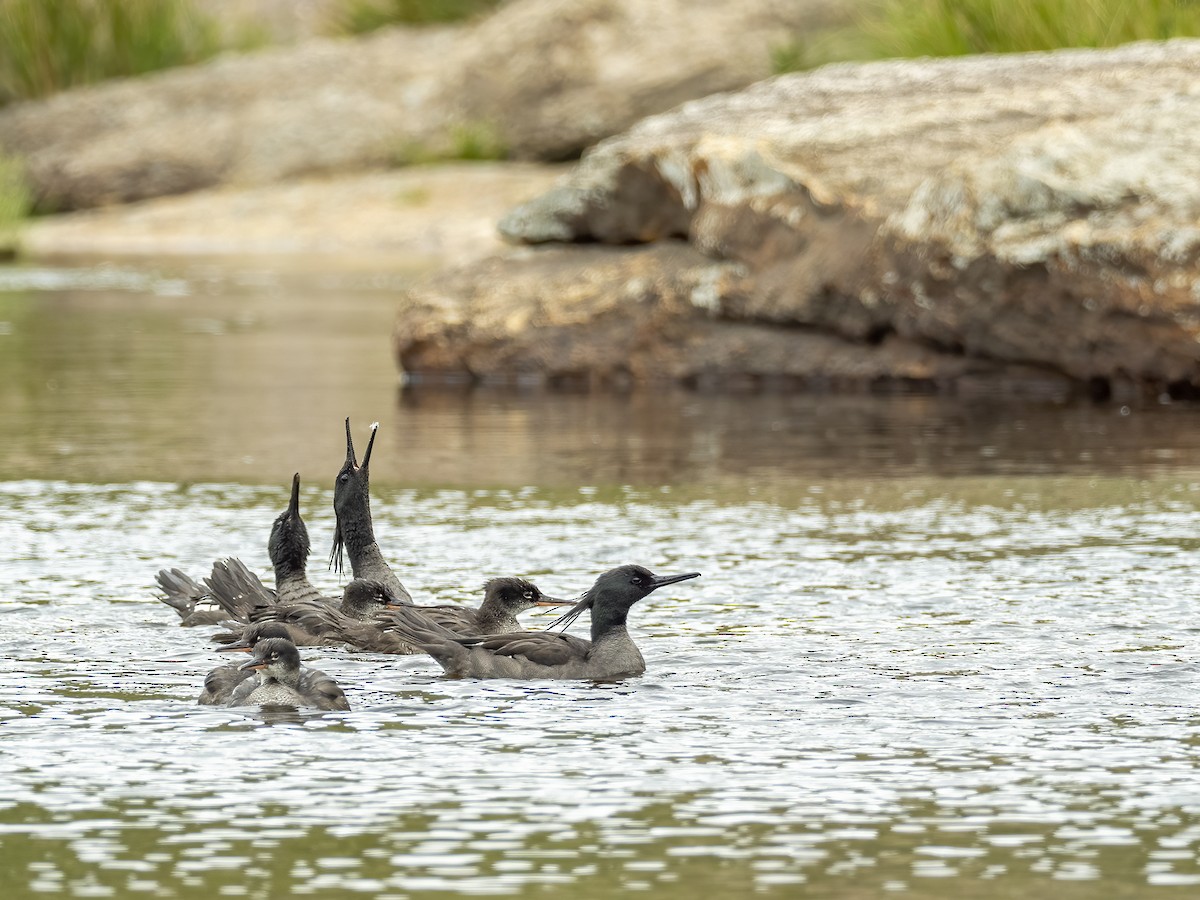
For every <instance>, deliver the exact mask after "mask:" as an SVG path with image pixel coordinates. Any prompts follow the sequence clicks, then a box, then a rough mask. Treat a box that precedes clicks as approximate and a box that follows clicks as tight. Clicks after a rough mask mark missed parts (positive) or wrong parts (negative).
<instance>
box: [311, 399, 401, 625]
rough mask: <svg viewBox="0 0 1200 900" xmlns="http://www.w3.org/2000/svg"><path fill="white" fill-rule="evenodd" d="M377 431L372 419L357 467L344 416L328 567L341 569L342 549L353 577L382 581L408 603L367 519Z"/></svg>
mask: <svg viewBox="0 0 1200 900" xmlns="http://www.w3.org/2000/svg"><path fill="white" fill-rule="evenodd" d="M378 433H379V423H378V422H374V423H372V425H371V437H370V438H369V439H368V441H367V450H366V452H365V453H364V454H363V461H362V465H361V466H360V465H359V464H358V461H357V458H356V457H355V454H354V438H353V437H352V436H351V433H350V418H349V416H347V417H346V461H345V462H344V463H343V464H342V468H341V469H340V470H339V471H338V474H337V479H336V480H335V481H334V484H333V512H334V516H335V517H336V519H337V524H336V526H335V528H334V533H333V549H332V550H331V551H330V553H329V566H330V568H332V569H333V570H334V571H336V572H340V571H342V569H343V565H344V563H343V559H342V556H343V551H345V554H346V555H347V556H349V557H350V570H351V573H352V574H353V575H354V577H355V578H369V579H371V580H373V581H379V582H382V583H383V584H384V585H385V586H386V587H387V588H388V590H389V591H391V593H392V596H394V597H396V598H397V599H398V600H400V601H401V602H403V603H412V595H411V594H409V592H408V590H407V589H406V588H405V587H404V585H402V584H401V583H400V579H399V578H397V577H396V573H395V572H393V571H392V568H391V566H389V565H388V563H387V560H385V559H384V558H383V553H382V551H381V550H380V549H379V544H378V543H377V542H376V540H375V528H374V525H373V523H372V520H371V492H370V470H369V466H370V464H371V450H372V448H373V447H374V446H375V435H376V434H378Z"/></svg>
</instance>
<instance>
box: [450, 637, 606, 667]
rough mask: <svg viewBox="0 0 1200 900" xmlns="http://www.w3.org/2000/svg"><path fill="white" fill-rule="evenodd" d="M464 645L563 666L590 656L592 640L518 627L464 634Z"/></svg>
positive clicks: (500, 654)
mask: <svg viewBox="0 0 1200 900" xmlns="http://www.w3.org/2000/svg"><path fill="white" fill-rule="evenodd" d="M458 642H459V643H460V644H462V645H463V646H464V647H478V648H480V649H482V650H486V651H488V652H489V653H494V654H496V655H497V656H512V657H524V658H525V659H527V660H529V661H530V662H532V663H536V664H537V665H539V666H563V665H566V664H567V663H569V662H572V661H574V660H580V661H582V660H586V659H587V655H588V651H590V650H591V649H592V642H591V641H585V640H583V639H582V638H577V637H575V636H574V635H570V634H559V633H557V632H549V631H515V632H513V633H511V634H497V635H491V636H488V637H464V638H459V639H458Z"/></svg>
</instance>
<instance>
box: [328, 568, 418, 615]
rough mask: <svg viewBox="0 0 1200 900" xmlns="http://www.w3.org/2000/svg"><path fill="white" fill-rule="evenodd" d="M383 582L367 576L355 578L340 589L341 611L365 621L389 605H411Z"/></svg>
mask: <svg viewBox="0 0 1200 900" xmlns="http://www.w3.org/2000/svg"><path fill="white" fill-rule="evenodd" d="M411 605H412V604H410V603H405V602H404V601H403V600H401V599H400V598H398V597H397V596H396V595H395V594H393V593H392V592H391V590H390V589H389V588H388V587H387V586H386V585H384V584H382V583H381V582H378V581H372V580H371V579H369V578H355V579H353V580H352V581H349V582H347V583H346V587H345V589H344V590H343V591H342V612H344V613H345V614H346V615H348V616H350V617H351V618H352V619H360V620H363V621H366V620H368V619H373V618H374V617H375V615H376V614H377V613H381V612H383V611H384V610H385V609H387V608H388V607H389V606H411Z"/></svg>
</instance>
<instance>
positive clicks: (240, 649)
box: [217, 641, 254, 653]
mask: <svg viewBox="0 0 1200 900" xmlns="http://www.w3.org/2000/svg"><path fill="white" fill-rule="evenodd" d="M253 651H254V648H253V647H251V646H250V645H249V644H247V643H246V642H245V641H237V642H236V643H233V644H222V645H221V646H220V647H217V652H218V653H252V652H253Z"/></svg>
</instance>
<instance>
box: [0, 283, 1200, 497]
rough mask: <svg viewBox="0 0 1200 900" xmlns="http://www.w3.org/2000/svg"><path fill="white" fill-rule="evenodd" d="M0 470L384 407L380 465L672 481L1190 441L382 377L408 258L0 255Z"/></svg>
mask: <svg viewBox="0 0 1200 900" xmlns="http://www.w3.org/2000/svg"><path fill="white" fill-rule="evenodd" d="M4 273H7V276H6V277H0V323H2V324H3V327H2V328H0V420H3V421H4V423H5V425H6V427H5V429H3V431H2V432H0V477H3V478H10V479H11V478H45V477H49V478H68V479H72V480H79V481H96V482H106V481H117V482H123V481H131V480H138V479H149V480H157V481H175V482H194V481H240V482H253V483H271V484H274V483H283V482H286V480H287V479H288V478H289V477H290V476H291V473H292V472H294V471H300V472H302V473H303V474H304V475H305V476H306V477H308V478H316V479H318V480H319V479H321V478H326V477H332V474H333V471H334V469H332V468H330V464H331V461H336V460H338V459H339V458H340V457H341V455H342V441H343V438H342V430H341V422H342V419H343V418H344V417H345V416H347V415H349V416H352V417H353V418H354V419H355V421H357V422H360V423H362V425H364V426H365V425H366V424H367V423H369V422H371V421H376V420H378V421H380V422H381V423H382V429H383V430H382V434H381V442H380V446H379V450H380V452H379V454H378V455H377V457H376V463H375V465H374V467H373V479H374V483H376V484H379V485H412V486H420V487H437V486H448V485H455V486H463V485H468V486H482V487H521V486H525V485H530V484H536V485H560V486H578V485H580V484H584V485H594V486H601V487H605V486H608V487H611V486H617V485H626V484H628V485H635V486H642V487H649V486H658V485H672V486H676V487H681V486H686V487H688V488H689V489H691V490H693V491H697V492H703V491H705V490H711V491H713V492H714V493H719V494H727V493H728V492H730V491H733V492H734V493H736V494H740V495H743V496H744V495H746V494H747V493H749V492H751V491H752V492H753V495H754V496H759V497H765V498H771V497H777V496H778V495H779V491H781V490H783V489H785V487H786V485H787V484H788V483H790V482H791V481H792V480H793V479H794V478H796V477H797V476H800V477H807V478H810V479H816V480H820V479H822V478H826V477H830V476H836V475H837V474H839V473H844V472H846V471H853V472H855V473H856V474H859V475H871V474H874V475H880V476H885V477H891V476H893V475H897V474H901V475H925V476H932V477H941V476H946V475H964V474H966V475H985V474H1042V473H1064V472H1093V471H1122V470H1126V471H1130V472H1137V473H1141V474H1145V473H1148V472H1149V473H1153V472H1161V471H1173V470H1178V469H1195V468H1197V466H1198V465H1200V416H1197V415H1196V414H1195V410H1194V408H1191V407H1184V406H1167V407H1163V408H1143V409H1133V410H1130V409H1128V408H1123V407H1117V406H1090V405H1086V404H1081V405H1076V406H1071V407H1066V408H1063V407H1059V406H1055V405H1013V404H1005V403H1001V402H997V401H993V400H988V399H986V398H978V397H976V398H963V399H953V398H951V399H946V398H934V397H927V396H888V397H873V396H859V397H832V396H820V395H803V396H789V395H781V394H777V395H770V394H768V395H754V394H745V395H711V394H704V393H696V392H686V391H671V390H661V389H647V390H642V391H637V392H634V393H631V394H628V395H617V396H614V395H611V394H606V395H597V394H592V395H569V394H561V393H546V392H542V391H536V390H531V391H522V390H511V389H510V390H505V389H500V388H481V389H475V390H451V389H435V388H431V387H425V386H420V387H416V388H409V389H406V390H402V389H401V388H400V387H399V385H398V381H397V373H396V370H395V368H394V364H393V362H392V359H391V356H390V352H389V341H390V330H391V323H392V314H393V312H392V311H393V309H394V303H395V297H396V293H397V291H398V290H399V289H400V288H401V287H402V285H403V284H404V282H405V276H404V275H403V274H402V273H400V274H394V275H391V276H387V277H378V276H374V277H368V276H367V275H355V274H353V273H350V274H342V275H336V274H335V275H326V276H322V277H317V276H314V275H311V274H307V273H298V274H294V275H290V276H289V275H287V274H280V273H278V272H274V271H243V270H237V269H233V270H225V269H221V268H203V267H198V266H196V265H195V264H193V265H192V266H191V267H187V268H182V269H181V268H170V267H166V268H163V269H161V270H132V269H128V270H127V269H114V268H112V267H100V268H92V269H84V270H36V269H24V270H22V269H8V270H3V269H0V275H3V274H4Z"/></svg>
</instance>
